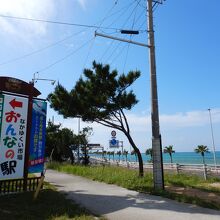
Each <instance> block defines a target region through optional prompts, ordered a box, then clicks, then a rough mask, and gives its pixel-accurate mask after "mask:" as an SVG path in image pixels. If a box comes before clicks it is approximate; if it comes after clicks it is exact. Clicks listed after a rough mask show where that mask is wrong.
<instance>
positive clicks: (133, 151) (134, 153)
mask: <svg viewBox="0 0 220 220" xmlns="http://www.w3.org/2000/svg"><path fill="white" fill-rule="evenodd" d="M131 155H135V160H136V162H137V154H136V152H135V150H132V151H131Z"/></svg>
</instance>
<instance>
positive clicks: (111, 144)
mask: <svg viewBox="0 0 220 220" xmlns="http://www.w3.org/2000/svg"><path fill="white" fill-rule="evenodd" d="M109 148H119V141H118V140H116V139H114V138H112V139H111V140H110V141H109Z"/></svg>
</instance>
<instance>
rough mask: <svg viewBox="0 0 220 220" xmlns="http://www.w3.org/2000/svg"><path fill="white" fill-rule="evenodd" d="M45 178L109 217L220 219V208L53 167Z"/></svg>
mask: <svg viewBox="0 0 220 220" xmlns="http://www.w3.org/2000/svg"><path fill="white" fill-rule="evenodd" d="M45 180H46V181H48V182H50V183H51V184H53V185H55V186H56V187H57V189H58V191H60V192H62V193H65V194H66V195H67V198H70V199H72V200H74V201H75V202H76V203H78V204H80V205H82V206H83V207H85V208H87V209H88V210H90V211H91V212H92V213H95V214H98V215H102V216H104V217H106V218H107V219H109V220H220V211H215V210H211V209H206V208H201V207H197V206H195V205H192V204H185V203H178V202H176V201H173V200H170V199H166V198H162V197H160V196H152V195H148V194H143V193H138V192H136V191H132V190H127V189H124V188H122V187H119V186H115V185H109V184H105V183H100V182H95V181H92V180H89V179H86V178H83V177H79V176H74V175H69V174H64V173H59V172H57V171H53V170H47V172H46V179H45Z"/></svg>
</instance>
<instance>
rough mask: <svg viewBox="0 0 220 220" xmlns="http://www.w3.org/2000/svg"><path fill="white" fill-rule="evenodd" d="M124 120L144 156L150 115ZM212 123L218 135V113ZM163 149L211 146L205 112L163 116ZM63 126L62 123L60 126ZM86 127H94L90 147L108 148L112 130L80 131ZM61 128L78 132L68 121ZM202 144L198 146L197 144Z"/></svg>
mask: <svg viewBox="0 0 220 220" xmlns="http://www.w3.org/2000/svg"><path fill="white" fill-rule="evenodd" d="M127 119H128V122H129V125H130V129H131V135H132V137H133V139H134V141H135V143H136V144H137V146H138V147H140V149H141V151H142V152H144V150H145V149H147V147H150V146H151V118H150V115H149V114H148V115H142V114H140V115H139V114H130V113H129V114H127ZM212 119H213V126H214V128H215V129H214V131H215V133H216V134H217V133H218V132H219V129H220V128H219V123H220V109H212ZM160 122H161V123H160V125H161V133H162V141H163V146H166V145H169V144H173V145H174V146H175V149H176V150H177V151H192V149H193V147H194V146H197V145H198V144H205V145H208V146H209V145H211V136H210V121H209V114H208V111H191V112H186V113H176V114H173V115H165V114H162V115H161V116H160ZM61 123H62V122H61ZM85 126H91V127H93V131H94V135H93V136H92V137H91V138H90V141H91V142H93V143H101V144H102V145H103V146H105V147H108V141H109V140H110V139H111V130H113V129H111V128H106V127H104V126H102V125H99V124H95V123H94V124H85V123H83V122H81V128H83V127H85ZM63 127H68V128H71V129H73V130H74V132H75V133H77V132H78V120H77V119H71V120H69V119H67V120H64V121H63ZM117 138H118V139H119V140H123V142H124V147H126V149H128V150H129V147H130V144H129V143H128V141H127V139H126V137H125V136H124V135H123V134H122V133H121V132H119V131H117ZM215 139H216V140H215V142H216V146H217V145H218V144H219V145H220V140H219V138H218V136H216V135H215ZM200 142H201V143H200Z"/></svg>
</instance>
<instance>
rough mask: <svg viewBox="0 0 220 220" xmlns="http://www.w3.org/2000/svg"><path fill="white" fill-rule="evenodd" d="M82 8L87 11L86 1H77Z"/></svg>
mask: <svg viewBox="0 0 220 220" xmlns="http://www.w3.org/2000/svg"><path fill="white" fill-rule="evenodd" d="M77 1H78V3H79V4H80V6H81V7H82V8H83V9H84V10H85V9H86V0H77Z"/></svg>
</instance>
